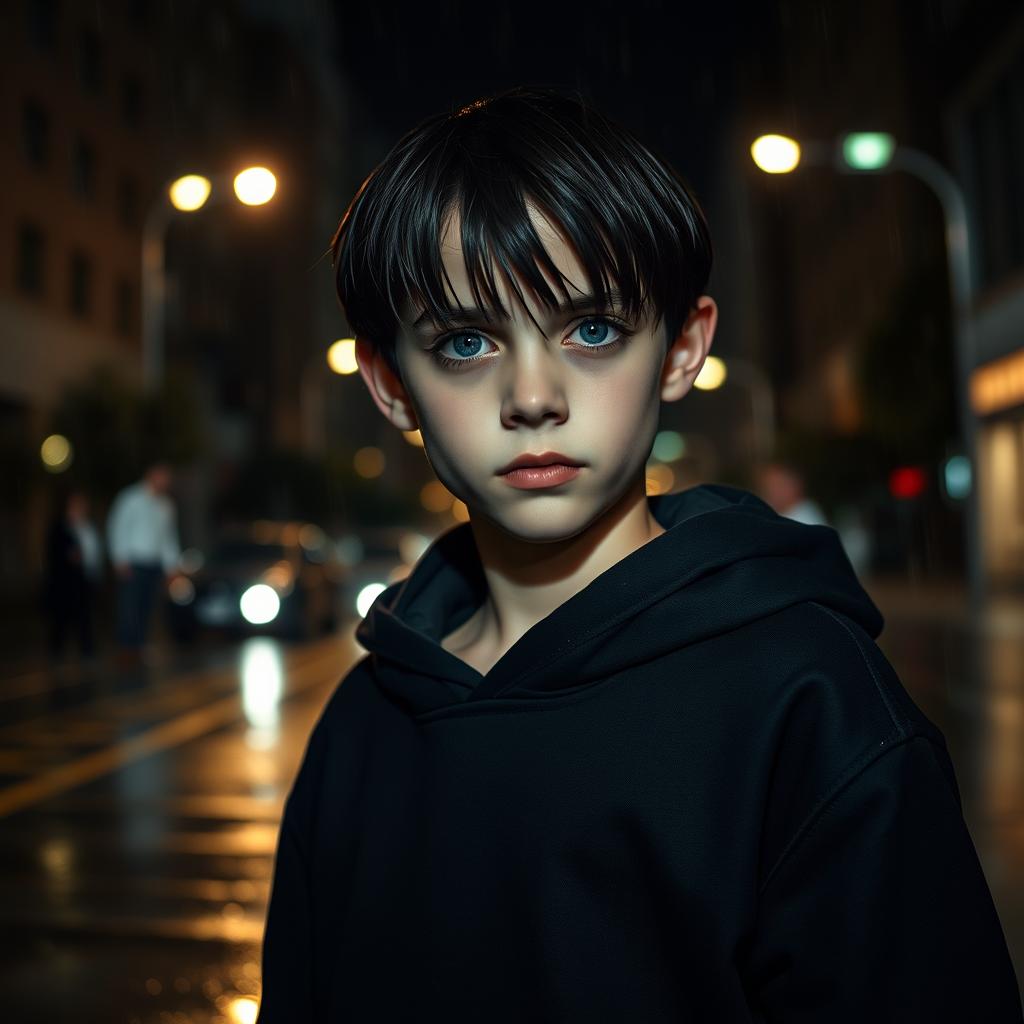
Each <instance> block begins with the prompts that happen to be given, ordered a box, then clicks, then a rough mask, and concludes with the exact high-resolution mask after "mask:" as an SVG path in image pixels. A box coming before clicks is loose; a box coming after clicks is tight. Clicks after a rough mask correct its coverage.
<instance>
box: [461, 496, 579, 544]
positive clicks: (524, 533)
mask: <svg viewBox="0 0 1024 1024" xmlns="http://www.w3.org/2000/svg"><path fill="white" fill-rule="evenodd" d="M552 497H553V496H552ZM545 505H547V506H548V507H547V508H545V507H544V506H545ZM559 505H560V506H561V507H559ZM598 515H599V512H598V510H597V509H592V508H589V507H586V508H585V507H584V506H583V504H582V503H581V502H580V501H579V499H571V500H567V501H558V502H554V501H551V500H550V499H545V498H539V499H538V498H533V499H530V500H528V501H524V502H522V503H521V504H520V505H519V507H517V508H504V509H500V510H496V511H494V510H483V509H481V508H479V507H477V508H474V509H471V510H470V518H471V519H472V518H474V517H476V516H481V517H482V518H484V519H487V520H488V521H490V522H491V523H493V524H494V525H495V526H496V527H497V528H498V529H499V530H502V531H503V532H505V533H507V534H509V535H510V537H513V538H515V539H516V540H518V541H524V542H527V543H530V544H555V543H558V542H559V541H564V540H570V539H571V538H572V537H575V536H577V535H579V534H581V533H583V532H584V531H585V530H586V529H587V528H588V527H589V526H592V525H593V524H594V522H595V521H596V520H597V518H598Z"/></svg>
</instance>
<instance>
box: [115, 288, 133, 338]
mask: <svg viewBox="0 0 1024 1024" xmlns="http://www.w3.org/2000/svg"><path fill="white" fill-rule="evenodd" d="M114 328H115V329H116V330H117V333H118V334H120V335H123V336H129V335H131V334H134V333H135V289H134V288H133V287H132V283H131V281H129V280H128V278H126V277H119V278H118V279H117V283H116V284H115V285H114Z"/></svg>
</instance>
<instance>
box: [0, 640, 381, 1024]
mask: <svg viewBox="0 0 1024 1024" xmlns="http://www.w3.org/2000/svg"><path fill="white" fill-rule="evenodd" d="M350 632H351V631H349V634H348V637H349V638H348V639H346V638H343V637H342V636H338V637H335V638H331V639H328V640H324V641H319V642H317V643H314V644H309V645H305V646H302V647H290V648H288V647H285V646H284V645H282V644H280V643H279V642H277V641H275V640H272V639H269V638H252V639H249V640H247V641H245V642H243V643H242V644H241V646H239V647H237V648H235V649H234V650H224V651H220V652H214V653H208V654H206V655H205V656H203V657H202V658H200V659H196V660H198V661H200V662H201V664H197V665H194V666H188V665H183V664H180V663H179V664H167V665H165V666H163V667H155V668H154V669H152V670H150V671H148V672H145V671H143V672H139V671H136V672H132V673H121V674H116V673H112V672H109V671H107V672H103V673H100V674H98V677H97V678H95V679H94V680H93V681H92V682H86V683H85V684H84V685H83V684H80V683H78V682H76V675H74V674H69V676H68V677H67V678H65V679H64V680H62V682H63V683H64V684H65V685H59V684H58V685H57V686H56V688H55V689H49V688H48V687H47V677H46V675H45V674H43V673H36V674H29V675H23V676H21V677H19V678H17V679H11V680H8V681H6V682H5V683H4V684H3V688H2V689H0V694H2V698H0V708H2V709H3V711H2V713H3V718H2V721H3V723H4V724H3V725H2V726H0V786H2V788H0V814H2V815H4V817H0V1005H2V1006H4V1007H5V1010H4V1012H3V1014H2V1017H3V1019H4V1020H5V1021H11V1022H12V1024H34V1022H36V1021H39V1022H43V1021H46V1022H47V1024H56V1022H64V1021H68V1022H72V1021H74V1022H81V1024H89V1022H94V1021H95V1022H96V1024H100V1022H102V1024H122V1022H124V1024H128V1022H137V1024H151V1022H152V1024H157V1022H159V1024H165V1022H179V1021H180V1022H186V1021H187V1022H189V1024H206V1022H214V1021H217V1022H231V1024H236V1022H237V1024H244V1022H246V1021H252V1020H254V1019H255V1010H256V1005H257V1004H256V1000H257V998H258V986H259V967H258V964H259V951H260V939H261V936H262V929H263V921H264V915H265V913H266V901H267V896H268V892H269V883H270V873H271V869H272V865H273V854H274V846H275V842H276V838H277V827H278V821H279V819H280V815H281V809H282V806H283V801H284V796H285V794H286V792H287V788H288V786H289V784H290V782H291V779H292V777H293V776H294V773H295V771H296V769H297V767H298V763H299V760H300V758H301V756H302V751H303V748H304V744H305V742H306V739H307V737H308V735H309V732H310V730H311V728H312V726H313V723H314V721H315V719H316V717H317V715H318V714H319V712H320V709H321V708H322V706H323V703H324V701H325V700H326V699H327V697H328V696H329V694H330V692H331V690H332V689H333V688H334V686H335V685H336V683H337V681H338V680H339V679H340V678H341V677H342V675H344V673H345V672H346V671H347V670H348V668H349V667H350V666H351V664H352V663H353V662H354V661H355V660H357V659H358V657H359V656H360V655H361V654H362V653H363V652H362V648H360V647H358V645H356V644H355V642H354V641H353V640H351V638H350Z"/></svg>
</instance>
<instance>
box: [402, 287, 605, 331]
mask: <svg viewBox="0 0 1024 1024" xmlns="http://www.w3.org/2000/svg"><path fill="white" fill-rule="evenodd" d="M608 299H609V301H608V302H604V301H603V300H602V299H601V298H600V296H597V295H591V294H589V293H588V294H585V295H579V296H577V297H576V298H575V299H569V300H567V301H565V302H563V303H561V304H560V305H558V306H556V307H555V308H554V309H553V310H552V311H551V314H550V316H551V317H552V318H554V317H556V316H561V315H563V314H565V313H573V312H580V311H583V310H611V309H621V308H622V293H621V292H619V291H618V290H617V289H614V288H613V289H611V290H610V291H609V293H608ZM495 319H496V320H504V321H508V320H509V319H510V317H495V316H493V315H492V313H491V312H490V311H488V310H486V309H480V308H478V307H477V306H468V307H463V308H462V309H461V310H459V311H457V312H455V313H451V314H441V316H440V320H439V324H440V325H442V326H444V327H446V328H450V327H465V326H467V325H470V324H478V323H481V322H489V321H491V320H495ZM428 322H429V323H434V322H435V321H434V318H433V317H432V316H431V315H430V311H429V310H426V309H425V310H423V312H422V313H420V315H419V316H418V317H417V318H416V319H415V320H414V321H413V324H412V329H413V330H414V331H418V332H421V333H425V332H426V331H427V329H428V327H427V324H428Z"/></svg>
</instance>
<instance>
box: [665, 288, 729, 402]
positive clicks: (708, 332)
mask: <svg viewBox="0 0 1024 1024" xmlns="http://www.w3.org/2000/svg"><path fill="white" fill-rule="evenodd" d="M717 324H718V306H717V305H716V304H715V300H714V299H713V298H711V296H710V295H701V296H700V297H699V298H698V299H697V301H696V303H694V307H693V309H692V310H691V311H690V315H689V317H687V320H686V323H685V324H683V327H682V329H681V330H680V331H679V335H678V336H677V337H676V338H675V339H674V340H673V342H672V344H671V346H670V347H669V350H668V352H667V354H666V355H665V362H664V364H663V365H662V368H661V400H662V401H663V402H677V401H679V399H680V398H682V397H683V395H685V394H686V393H687V392H688V391H689V390H690V388H692V387H693V382H694V380H695V379H696V377H697V374H699V373H700V371H701V367H702V366H703V365H704V360H705V359H706V358H707V356H708V352H710V351H711V340H712V339H713V338H714V336H715V327H716V326H717Z"/></svg>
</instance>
